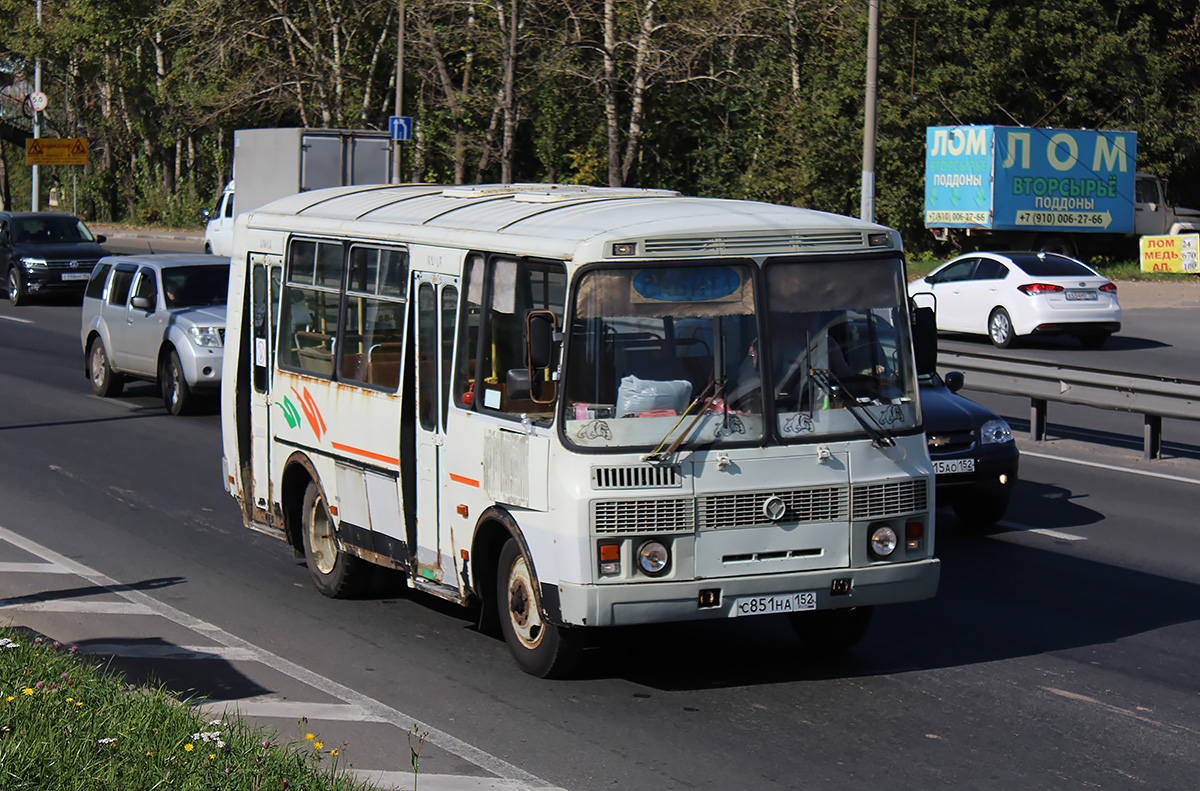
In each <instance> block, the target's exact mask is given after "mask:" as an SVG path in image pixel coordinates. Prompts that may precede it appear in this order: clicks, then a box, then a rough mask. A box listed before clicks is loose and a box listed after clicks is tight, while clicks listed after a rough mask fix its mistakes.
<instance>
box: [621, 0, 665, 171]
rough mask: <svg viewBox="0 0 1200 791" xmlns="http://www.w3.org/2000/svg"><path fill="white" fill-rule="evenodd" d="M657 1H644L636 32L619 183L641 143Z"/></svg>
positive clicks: (628, 169) (630, 166)
mask: <svg viewBox="0 0 1200 791" xmlns="http://www.w3.org/2000/svg"><path fill="white" fill-rule="evenodd" d="M656 3H657V0H646V8H645V11H644V12H643V14H642V26H641V30H640V31H638V43H637V57H636V58H635V60H634V67H633V100H632V102H631V106H630V108H629V135H628V137H627V138H626V140H625V158H624V160H623V161H622V163H621V183H622V184H628V183H629V172H630V171H631V170H633V163H634V160H635V159H636V158H637V155H638V145H639V144H640V143H641V141H642V122H643V120H644V119H645V114H646V68H647V63H648V61H649V60H650V37H651V36H652V35H653V34H654V10H655V5H656Z"/></svg>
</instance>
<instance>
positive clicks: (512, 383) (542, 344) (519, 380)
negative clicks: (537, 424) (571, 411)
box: [504, 310, 558, 404]
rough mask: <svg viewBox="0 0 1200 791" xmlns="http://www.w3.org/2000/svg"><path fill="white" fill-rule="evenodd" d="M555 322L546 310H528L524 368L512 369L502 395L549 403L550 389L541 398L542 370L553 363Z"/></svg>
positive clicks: (552, 314)
mask: <svg viewBox="0 0 1200 791" xmlns="http://www.w3.org/2000/svg"><path fill="white" fill-rule="evenodd" d="M557 324H558V320H557V319H556V318H555V317H554V313H553V312H552V311H549V310H531V311H528V312H527V313H526V314H525V367H524V368H513V369H512V370H510V371H509V372H508V373H507V374H506V375H505V379H504V389H505V393H506V395H507V396H508V398H509V399H512V400H515V401H533V402H535V403H538V404H549V403H551V402H552V401H553V400H554V395H553V388H551V393H550V396H549V398H544V397H543V393H542V391H543V390H545V389H546V388H545V384H546V374H545V371H546V369H547V368H549V367H550V366H551V365H553V363H554V330H555V328H556V326H557Z"/></svg>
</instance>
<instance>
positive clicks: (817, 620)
mask: <svg viewBox="0 0 1200 791" xmlns="http://www.w3.org/2000/svg"><path fill="white" fill-rule="evenodd" d="M874 611H875V608H874V607H850V608H847V609H844V610H815V611H812V612H795V613H791V614H789V615H788V620H790V621H791V623H792V629H794V630H795V632H796V634H797V635H798V636H799V637H800V639H801V640H803V641H804V643H805V645H807V646H808V647H809V648H810V649H812V650H813V651H814V652H815V653H818V654H825V655H830V654H840V653H842V652H843V651H848V650H849V649H851V648H853V647H854V646H855V645H856V644H857V643H858V641H859V640H861V639H862V638H863V635H865V634H866V633H867V627H868V626H870V625H871V614H872V613H874Z"/></svg>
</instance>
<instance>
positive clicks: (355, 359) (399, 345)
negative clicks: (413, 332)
mask: <svg viewBox="0 0 1200 791" xmlns="http://www.w3.org/2000/svg"><path fill="white" fill-rule="evenodd" d="M407 276H408V260H407V256H406V254H405V252H404V251H403V250H391V249H381V248H375V247H366V246H360V245H355V246H354V247H352V248H351V249H350V265H349V272H348V274H347V279H346V319H345V321H346V323H345V327H344V328H343V333H344V334H343V335H342V340H341V342H340V343H339V344H338V351H339V352H340V354H341V359H340V360H339V362H338V378H339V379H341V380H343V381H350V382H359V383H362V384H365V385H368V386H371V387H378V388H381V389H384V390H390V391H395V390H396V388H397V387H399V385H400V359H401V352H402V351H403V349H404V343H403V341H404V335H403V323H404V300H403V296H404V295H403V291H402V288H403V284H404V282H405V279H406V278H407Z"/></svg>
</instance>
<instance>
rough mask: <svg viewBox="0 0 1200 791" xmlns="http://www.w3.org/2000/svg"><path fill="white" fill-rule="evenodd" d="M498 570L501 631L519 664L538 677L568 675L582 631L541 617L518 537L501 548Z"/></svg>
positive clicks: (577, 650)
mask: <svg viewBox="0 0 1200 791" xmlns="http://www.w3.org/2000/svg"><path fill="white" fill-rule="evenodd" d="M497 571H498V573H497V574H496V605H497V607H498V608H499V613H498V614H499V616H500V631H501V632H502V633H503V634H504V642H506V643H508V649H509V651H511V652H512V655H513V658H514V659H515V660H516V662H517V665H518V666H519V667H520V668H521V669H522V670H524V671H525V672H526V673H528V674H530V675H531V676H537V677H539V678H561V677H563V676H565V675H568V674H569V673H570V672H571V671H572V670H574V668H575V666H576V664H578V661H579V657H580V654H581V652H582V651H581V649H582V645H581V641H580V638H579V634H578V633H577V632H576V631H575V630H572V629H568V628H565V627H561V626H555V625H554V624H551V623H547V622H546V621H545V620H544V619H543V618H542V613H541V608H540V607H539V606H538V598H537V591H536V589H535V581H534V577H533V573H532V571H530V568H529V562H528V561H527V560H526V559H525V555H524V553H523V552H521V547H520V545H518V544H517V542H516V540H514V539H511V538H510V539H509V540H508V541H506V542H505V544H504V547H503V548H502V549H501V550H500V561H499V564H498V567H497Z"/></svg>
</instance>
